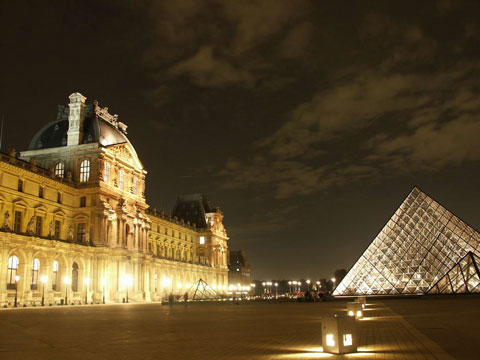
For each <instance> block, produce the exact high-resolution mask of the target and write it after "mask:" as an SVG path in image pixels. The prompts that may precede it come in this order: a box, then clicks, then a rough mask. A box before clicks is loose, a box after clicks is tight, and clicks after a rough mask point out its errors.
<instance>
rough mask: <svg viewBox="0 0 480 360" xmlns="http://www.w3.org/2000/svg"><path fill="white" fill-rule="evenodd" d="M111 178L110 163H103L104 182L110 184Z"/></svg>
mask: <svg viewBox="0 0 480 360" xmlns="http://www.w3.org/2000/svg"><path fill="white" fill-rule="evenodd" d="M109 178H110V164H109V163H108V162H104V163H103V181H104V182H106V183H108V179H109Z"/></svg>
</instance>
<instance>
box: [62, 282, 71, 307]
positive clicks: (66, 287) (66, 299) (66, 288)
mask: <svg viewBox="0 0 480 360" xmlns="http://www.w3.org/2000/svg"><path fill="white" fill-rule="evenodd" d="M63 282H64V283H65V305H67V301H68V294H67V291H68V284H70V278H69V277H68V276H65V279H64V280H63Z"/></svg>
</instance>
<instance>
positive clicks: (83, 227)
mask: <svg viewBox="0 0 480 360" xmlns="http://www.w3.org/2000/svg"><path fill="white" fill-rule="evenodd" d="M86 237H87V224H85V223H80V224H78V225H77V242H85V239H86Z"/></svg>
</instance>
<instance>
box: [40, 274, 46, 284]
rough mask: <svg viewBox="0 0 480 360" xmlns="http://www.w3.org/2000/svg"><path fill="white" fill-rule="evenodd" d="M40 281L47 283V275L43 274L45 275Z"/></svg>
mask: <svg viewBox="0 0 480 360" xmlns="http://www.w3.org/2000/svg"><path fill="white" fill-rule="evenodd" d="M40 281H41V282H42V283H44V284H45V283H46V282H47V277H46V276H45V275H43V276H42V277H41V278H40Z"/></svg>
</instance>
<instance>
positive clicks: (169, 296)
mask: <svg viewBox="0 0 480 360" xmlns="http://www.w3.org/2000/svg"><path fill="white" fill-rule="evenodd" d="M168 305H170V306H172V305H173V294H172V293H170V295H168Z"/></svg>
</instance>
